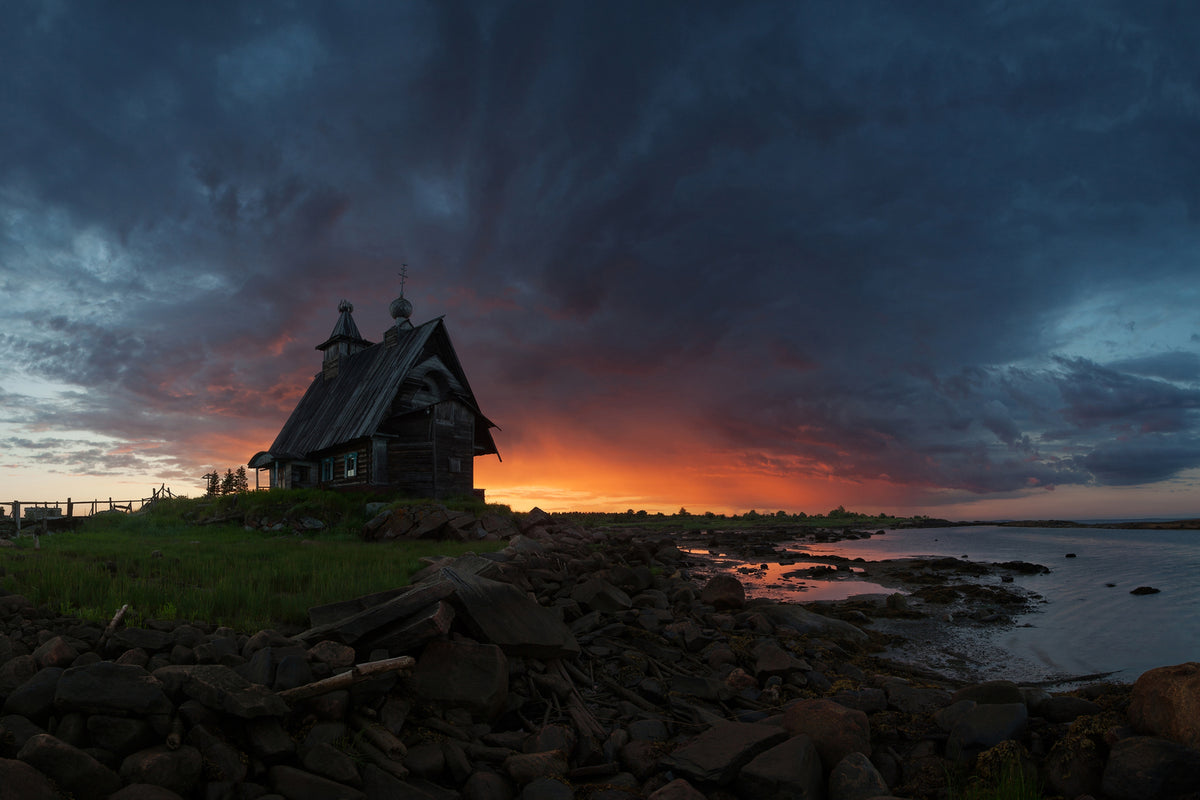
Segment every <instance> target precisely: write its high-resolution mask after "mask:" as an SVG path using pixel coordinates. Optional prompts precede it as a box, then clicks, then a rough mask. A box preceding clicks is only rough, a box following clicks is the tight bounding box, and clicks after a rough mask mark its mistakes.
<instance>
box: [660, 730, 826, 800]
mask: <svg viewBox="0 0 1200 800" xmlns="http://www.w3.org/2000/svg"><path fill="white" fill-rule="evenodd" d="M664 788H665V787H664ZM736 788H737V790H738V792H739V793H740V794H741V795H743V796H744V797H757V798H771V797H779V798H789V800H821V798H822V796H823V795H824V790H825V780H824V772H823V771H822V769H821V756H820V755H819V754H818V753H817V748H816V747H815V746H814V745H813V742H812V739H810V738H809V737H807V736H805V735H804V734H799V735H797V736H793V737H791V738H790V739H787V740H786V741H783V742H780V743H779V744H777V745H775V746H774V747H772V748H770V749H769V750H766V751H765V752H763V753H761V754H759V755H758V756H756V757H755V758H754V759H753V760H752V761H751V762H750V763H749V764H747V765H746V766H744V767H742V770H741V772H740V773H738V778H737V784H736ZM653 796H656V795H652V797H653ZM701 796H702V795H701Z"/></svg>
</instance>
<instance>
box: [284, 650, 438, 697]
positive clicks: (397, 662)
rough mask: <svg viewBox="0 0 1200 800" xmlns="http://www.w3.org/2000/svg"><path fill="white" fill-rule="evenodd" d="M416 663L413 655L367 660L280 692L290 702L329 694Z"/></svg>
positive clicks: (407, 668)
mask: <svg viewBox="0 0 1200 800" xmlns="http://www.w3.org/2000/svg"><path fill="white" fill-rule="evenodd" d="M416 663H417V660H416V659H415V658H413V657H412V656H396V657H395V658H385V659H383V660H382V661H367V662H365V663H362V664H356V665H355V666H353V667H351V668H350V669H349V670H347V671H346V672H342V673H339V674H337V675H333V676H331V677H328V678H323V679H322V680H319V681H313V682H312V683H306V684H305V685H303V686H297V687H295V688H294V689H284V690H283V691H282V692H279V696H280V697H282V698H283V699H284V700H285V701H287V702H289V703H291V702H295V701H296V700H304V699H306V698H309V697H317V696H318V695H322V694H328V693H329V692H334V691H337V690H338V689H348V688H350V687H351V686H353V685H354V684H356V683H358V682H359V681H365V680H367V679H368V678H377V677H379V676H381V675H387V674H388V673H391V672H401V671H405V670H410V669H412V668H413V665H415V664H416Z"/></svg>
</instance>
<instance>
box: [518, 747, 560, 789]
mask: <svg viewBox="0 0 1200 800" xmlns="http://www.w3.org/2000/svg"><path fill="white" fill-rule="evenodd" d="M567 767H568V765H567V756H566V754H565V753H563V752H562V751H561V750H549V751H546V752H543V753H516V754H514V755H511V756H509V757H508V758H506V759H504V771H505V772H506V773H508V776H509V777H510V778H512V779H513V780H514V781H516V782H517V784H518V785H524V784H527V783H529V782H530V781H532V780H534V779H535V778H561V777H563V776H565V775H566V774H567Z"/></svg>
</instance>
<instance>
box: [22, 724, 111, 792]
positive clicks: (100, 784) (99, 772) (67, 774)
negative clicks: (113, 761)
mask: <svg viewBox="0 0 1200 800" xmlns="http://www.w3.org/2000/svg"><path fill="white" fill-rule="evenodd" d="M17 758H18V759H20V760H21V761H24V762H25V763H26V764H29V765H30V766H31V767H33V768H34V769H37V770H38V771H39V772H41V773H42V774H44V775H46V776H47V777H48V778H50V779H51V780H52V781H54V782H55V783H56V784H58V785H59V787H60V788H62V789H65V790H66V791H68V792H71V793H72V794H73V795H75V797H77V798H79V799H80V800H87V798H101V797H106V796H108V795H110V794H112V793H113V792H115V791H116V790H117V789H119V788H121V779H120V777H118V776H117V773H115V772H113V771H112V770H111V769H109V768H108V767H106V766H104V765H103V764H101V763H100V762H99V761H97V760H96V759H94V758H92V757H91V756H90V755H88V754H87V753H85V752H84V751H82V750H80V749H79V748H78V747H74V746H72V745H69V744H67V743H66V742H64V741H62V740H61V739H58V738H56V737H54V736H51V735H50V734H48V733H39V734H37V735H35V736H33V737H31V738H30V739H29V741H27V742H25V745H24V746H23V747H22V748H21V750H20V752H19V753H17Z"/></svg>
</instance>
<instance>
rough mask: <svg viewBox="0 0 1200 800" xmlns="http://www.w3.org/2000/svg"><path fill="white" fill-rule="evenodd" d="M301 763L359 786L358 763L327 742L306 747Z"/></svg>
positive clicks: (316, 771) (311, 769) (318, 773)
mask: <svg viewBox="0 0 1200 800" xmlns="http://www.w3.org/2000/svg"><path fill="white" fill-rule="evenodd" d="M414 749H416V748H414ZM411 753H412V750H410V751H409V754H410V755H411ZM301 763H302V765H303V766H304V768H305V769H306V770H308V771H309V772H313V773H316V774H317V775H320V776H322V777H325V778H329V779H330V780H331V781H336V782H337V783H344V784H346V785H347V786H359V785H360V784H361V783H362V778H361V777H360V776H359V774H358V765H357V764H355V763H354V759H353V758H351V757H350V756H348V755H346V754H345V753H343V752H342V751H341V750H339V749H337V748H336V747H334V746H333V745H332V744H329V743H327V742H321V743H319V744H316V745H314V746H312V747H310V748H308V750H306V751H305V753H304V757H303V759H301ZM406 763H407V762H406Z"/></svg>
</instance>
